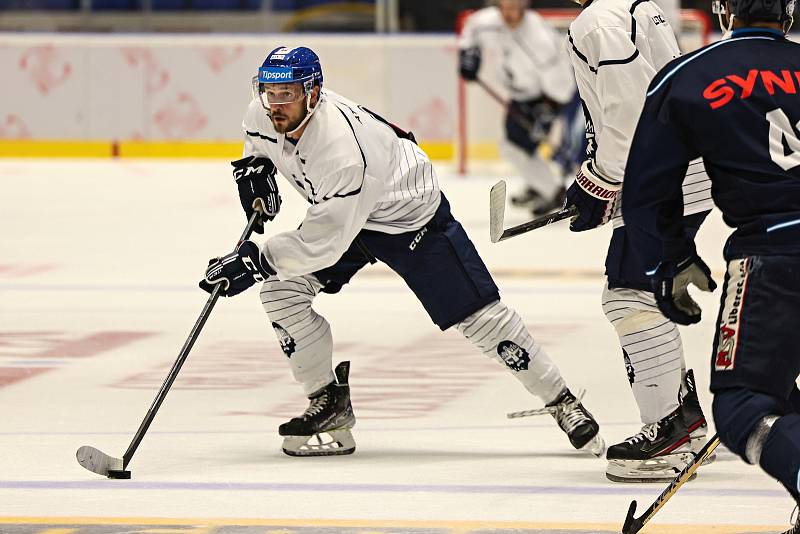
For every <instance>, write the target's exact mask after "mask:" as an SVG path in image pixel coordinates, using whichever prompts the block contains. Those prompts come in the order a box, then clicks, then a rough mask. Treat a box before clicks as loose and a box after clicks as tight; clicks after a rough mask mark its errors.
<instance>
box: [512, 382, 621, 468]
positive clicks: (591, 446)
mask: <svg viewBox="0 0 800 534" xmlns="http://www.w3.org/2000/svg"><path fill="white" fill-rule="evenodd" d="M584 393H585V391H582V392H580V394H579V395H578V397H575V395H573V394H572V392H570V390H569V389H565V390H564V392H563V393H562V394H561V396H559V397H558V398H557V399H556V400H554V401H553V402H551V403H550V404H548V405H546V406H545V407H544V408H541V409H538V410H526V411H523V412H514V413H510V414H508V417H509V419H515V418H517V417H527V416H529V415H542V414H548V413H549V414H550V415H552V416H553V418H554V419H555V420H556V422H557V423H558V426H559V427H560V428H561V430H563V431H564V433H566V434H567V437H568V438H569V442H570V443H572V446H573V447H575V448H576V449H578V450H581V451H588V452H591V453H592V454H594V455H595V456H602V455H603V451H604V450H605V448H606V444H605V441H603V438H602V437H601V436H600V425H598V424H597V421H595V419H594V417H592V414H590V413H589V410H587V409H586V408H584V407H583V404H581V399H583V395H584Z"/></svg>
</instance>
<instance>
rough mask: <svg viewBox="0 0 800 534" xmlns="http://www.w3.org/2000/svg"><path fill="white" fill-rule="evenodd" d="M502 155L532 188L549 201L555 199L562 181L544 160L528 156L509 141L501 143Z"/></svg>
mask: <svg viewBox="0 0 800 534" xmlns="http://www.w3.org/2000/svg"><path fill="white" fill-rule="evenodd" d="M500 153H501V154H502V156H503V158H504V159H506V160H507V161H508V162H509V163H511V165H512V166H513V167H514V169H515V170H516V171H517V172H518V173H519V174H520V176H522V178H523V179H524V180H525V183H526V184H527V185H528V186H529V187H530V188H532V189H533V190H534V191H536V192H537V193H539V194H540V195H542V197H543V198H545V199H547V200H551V199H553V198H555V196H556V193H558V190H559V188H560V187H561V179H560V178H558V177H557V176H556V175H555V174H553V171H552V169H551V168H550V166H549V165H548V164H547V163H545V162H544V161H542V158H540V157H538V156H536V155H530V154H527V153H526V152H525V151H524V150H522V149H521V148H519V147H518V146H515V145H513V144H511V143H510V142H509V141H507V140H504V141H502V142H501V143H500Z"/></svg>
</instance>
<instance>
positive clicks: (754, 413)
mask: <svg viewBox="0 0 800 534" xmlns="http://www.w3.org/2000/svg"><path fill="white" fill-rule="evenodd" d="M713 411H714V424H715V425H716V427H717V433H718V434H719V439H720V441H721V442H722V443H723V444H724V445H725V446H726V447H727V448H728V449H729V450H730V451H731V452H733V453H735V454H737V455H738V456H740V457H741V458H742V459H743V460H744V461H746V462H748V463H751V464H758V461H759V458H760V456H761V448H762V447H763V445H764V442H765V441H766V438H767V435H768V434H769V431H770V430H771V428H772V424H773V423H774V422H775V421H776V420H777V419H778V418H779V417H780V415H782V414H783V408H782V402H781V400H780V399H778V398H777V397H773V396H772V395H767V394H766V393H760V392H757V391H752V390H749V389H744V388H729V389H723V390H720V391H717V392H715V394H714V403H713Z"/></svg>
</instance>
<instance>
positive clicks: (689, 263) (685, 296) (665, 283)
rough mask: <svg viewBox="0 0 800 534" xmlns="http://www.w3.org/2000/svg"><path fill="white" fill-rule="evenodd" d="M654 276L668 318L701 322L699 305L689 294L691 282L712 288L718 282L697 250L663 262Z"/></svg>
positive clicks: (660, 304) (682, 321) (677, 320)
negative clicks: (684, 256)
mask: <svg viewBox="0 0 800 534" xmlns="http://www.w3.org/2000/svg"><path fill="white" fill-rule="evenodd" d="M648 274H651V273H648ZM651 276H652V278H651V283H652V284H653V293H655V297H656V304H658V309H659V310H661V313H663V314H664V316H665V317H667V319H670V320H671V321H673V322H675V323H678V324H682V325H690V324H695V323H699V322H700V318H701V310H700V306H699V305H698V304H697V302H695V301H694V299H693V298H692V296H691V295H689V284H694V285H695V286H697V287H698V288H700V289H701V290H702V291H708V292H711V291H714V290H715V289H716V288H717V283H716V282H714V279H713V278H711V269H709V268H708V265H706V263H705V262H704V261H703V260H702V259H700V256H698V255H697V253H694V252H693V253H692V254H691V255H690V256H689V257H688V258H686V259H685V260H683V261H680V262H666V263H662V264H660V265H659V266H658V267H657V268H656V270H655V271H654V272H653V273H652V274H651Z"/></svg>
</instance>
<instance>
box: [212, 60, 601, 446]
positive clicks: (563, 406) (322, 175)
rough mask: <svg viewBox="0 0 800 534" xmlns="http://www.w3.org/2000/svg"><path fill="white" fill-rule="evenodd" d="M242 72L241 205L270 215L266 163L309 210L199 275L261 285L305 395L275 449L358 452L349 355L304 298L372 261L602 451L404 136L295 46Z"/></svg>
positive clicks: (571, 433) (273, 188)
mask: <svg viewBox="0 0 800 534" xmlns="http://www.w3.org/2000/svg"><path fill="white" fill-rule="evenodd" d="M253 83H254V93H255V96H254V98H253V100H252V102H251V103H250V106H249V108H248V110H247V113H246V115H245V118H244V122H243V128H244V135H245V143H244V154H243V158H242V159H241V160H238V161H235V162H233V166H234V177H235V178H236V182H237V185H238V188H239V195H240V199H241V202H242V207H243V208H244V210H245V213H246V214H247V215H248V217H249V216H250V215H252V214H253V213H254V211H259V212H260V213H261V214H262V215H263V217H264V218H266V219H268V220H269V219H272V218H274V217H275V215H277V213H278V211H279V209H280V197H279V196H278V189H277V184H276V181H275V174H276V170H277V171H279V172H280V173H281V174H282V175H283V176H284V177H285V178H286V180H287V181H288V182H289V184H291V186H292V187H293V188H294V190H295V191H297V192H298V193H299V194H300V195H301V196H302V197H303V198H304V199H306V200H307V201H308V203H309V207H308V210H307V212H306V215H305V218H304V219H303V221H302V224H301V225H300V227H299V228H298V229H296V230H293V231H289V232H282V233H279V234H276V235H273V236H271V237H270V238H269V239H267V240H266V241H265V242H264V243H263V244H262V245H261V246H259V245H257V244H256V243H254V242H252V241H244V242H243V243H241V244H240V245H239V246H238V247H237V249H236V250H235V251H234V252H232V253H230V254H228V255H226V256H224V257H222V258H216V259H214V260H212V262H211V263H210V264H209V268H208V270H207V271H206V277H205V279H204V280H203V281H202V282H201V283H200V285H201V287H203V288H204V289H205V290H206V291H211V290H212V288H213V286H214V284H219V283H221V284H224V289H223V295H226V296H233V295H236V294H238V293H240V292H242V291H244V290H245V289H247V288H249V287H250V286H252V285H253V284H255V283H256V281H262V282H263V286H262V289H261V301H262V303H263V305H264V309H265V311H266V313H267V315H268V316H269V320H270V322H271V323H272V327H273V328H274V330H275V332H276V334H277V337H278V340H279V342H280V345H281V348H282V349H283V352H284V354H285V355H286V357H287V358H288V363H289V365H290V367H291V369H292V372H293V374H294V377H295V379H296V380H297V381H298V382H299V383H300V384H302V386H303V389H304V390H305V393H306V394H307V395H308V398H309V401H310V404H309V406H308V408H307V409H306V411H305V412H304V413H303V414H302V415H300V416H298V417H295V418H293V419H291V420H290V421H288V422H287V423H284V424H282V425H281V426H280V428H279V434H280V435H281V436H284V443H283V450H284V452H286V453H287V454H289V455H297V456H319V455H330V454H349V453H352V452H353V451H354V450H355V441H354V439H353V436H352V433H351V428H352V427H353V425H354V424H355V416H354V413H353V410H352V407H351V404H350V394H349V385H348V379H347V375H348V368H349V364H348V362H343V363H341V364H339V365H338V366H337V367H336V369H335V371H334V370H333V369H332V367H333V366H332V357H333V355H332V351H333V341H332V338H331V331H330V326H329V324H328V322H327V321H326V320H325V318H324V317H322V316H321V315H319V314H318V313H316V311H314V309H313V308H312V303H313V300H314V297H315V296H316V295H317V294H319V293H320V292H324V293H337V292H338V291H339V290H340V289H341V288H342V286H343V285H344V284H346V283H348V282H349V281H350V279H351V278H352V276H353V275H355V274H356V272H358V271H359V270H360V269H361V268H362V267H364V266H366V265H367V264H369V263H375V262H376V261H382V262H384V263H386V264H387V265H388V266H389V267H390V268H391V269H392V270H394V271H395V272H396V273H397V274H398V275H400V276H401V277H402V278H403V280H404V281H405V282H406V284H407V285H408V286H409V287H410V288H411V290H412V291H413V292H414V293H415V295H416V296H417V298H418V299H419V301H420V302H421V304H422V306H423V307H424V308H425V310H426V311H427V313H428V314H429V316H430V317H431V319H432V320H433V322H434V323H435V324H436V325H437V326H439V327H440V328H441V329H442V330H444V329H447V328H449V327H451V326H455V327H456V328H457V329H458V330H459V332H461V333H462V334H463V335H464V337H466V338H467V339H468V340H469V341H471V342H472V343H473V344H474V345H475V347H476V348H478V349H479V350H480V351H481V352H483V353H484V354H486V355H487V356H489V357H492V358H494V359H496V360H498V361H499V362H500V363H502V364H504V365H505V366H506V367H507V368H508V369H509V370H510V371H511V372H512V374H513V375H514V376H515V377H516V378H517V379H518V380H519V381H520V382H522V384H523V386H525V387H526V388H527V389H528V390H529V391H530V392H531V393H533V394H534V395H536V396H538V397H539V398H540V399H541V400H542V401H543V402H544V403H545V404H546V405H547V407H549V409H548V412H549V413H552V415H553V416H554V417H555V419H556V421H557V422H558V424H559V426H560V427H561V428H562V429H563V430H564V432H565V433H566V434H567V435H568V437H569V439H570V442H571V443H572V445H573V446H574V447H575V448H578V449H583V448H586V449H588V450H591V451H592V452H593V453H595V454H601V451H602V450H603V443H602V439H601V438H600V436H599V433H598V425H597V423H596V422H595V420H594V418H593V417H592V416H591V414H589V412H588V411H586V410H585V409H584V407H583V405H582V404H581V402H580V401H579V400H578V399H576V398H575V397H574V396H573V395H572V393H571V392H570V391H569V389H568V388H567V386H566V384H565V382H564V379H563V378H562V377H561V374H560V372H559V370H558V368H557V367H556V366H555V365H554V364H553V362H552V361H551V360H550V358H549V356H548V355H547V354H546V352H545V351H544V349H542V347H541V346H539V344H538V343H536V341H534V339H533V338H532V337H531V335H530V334H529V333H528V330H527V328H526V327H525V325H524V322H523V320H522V318H521V317H520V316H519V315H518V314H517V313H516V312H515V311H514V310H512V309H510V308H508V307H507V306H506V305H505V304H504V303H503V302H502V301H501V300H500V297H499V291H498V289H497V286H495V284H494V281H493V280H492V277H491V275H490V274H489V271H488V270H487V269H486V266H485V265H484V264H483V262H482V260H481V259H480V257H479V256H478V253H477V251H476V249H475V247H474V246H473V244H472V242H471V241H470V240H469V238H468V237H467V234H466V232H465V231H464V229H463V228H462V226H461V225H460V224H459V223H458V221H456V220H455V219H454V218H453V216H452V215H451V213H450V205H449V203H448V201H447V198H445V196H444V194H443V193H442V192H441V190H440V188H439V183H438V181H437V178H436V172H435V171H434V169H433V166H432V165H431V162H430V161H429V159H428V157H427V155H426V154H425V153H424V152H423V151H422V150H421V149H420V148H419V147H418V146H417V144H416V143H415V141H414V139H413V136H412V135H410V134H408V133H406V132H403V131H401V130H400V129H398V128H397V127H395V126H393V125H391V124H390V123H388V122H387V121H385V120H384V119H382V118H381V117H379V116H378V115H376V114H374V113H372V112H371V111H369V110H368V109H366V108H364V107H362V106H359V105H358V104H356V103H355V102H352V101H350V100H348V99H346V98H344V97H342V96H340V95H338V94H336V93H334V92H333V91H330V90H329V89H323V76H322V67H321V65H320V62H319V58H318V57H317V55H316V54H315V53H314V52H312V51H311V50H310V49H308V48H305V47H299V48H285V47H279V48H276V49H275V50H273V51H272V52H270V54H269V55H268V57H267V59H266V60H265V61H264V63H263V64H262V66H261V68H260V69H259V71H258V76H257V77H256V78H254V81H253ZM257 230H260V231H262V232H263V227H261V228H258V229H257ZM398 357H399V358H401V357H402V355H398ZM431 357H432V358H434V357H435V355H431Z"/></svg>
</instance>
